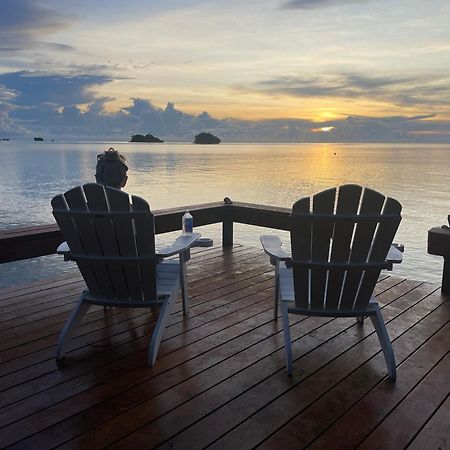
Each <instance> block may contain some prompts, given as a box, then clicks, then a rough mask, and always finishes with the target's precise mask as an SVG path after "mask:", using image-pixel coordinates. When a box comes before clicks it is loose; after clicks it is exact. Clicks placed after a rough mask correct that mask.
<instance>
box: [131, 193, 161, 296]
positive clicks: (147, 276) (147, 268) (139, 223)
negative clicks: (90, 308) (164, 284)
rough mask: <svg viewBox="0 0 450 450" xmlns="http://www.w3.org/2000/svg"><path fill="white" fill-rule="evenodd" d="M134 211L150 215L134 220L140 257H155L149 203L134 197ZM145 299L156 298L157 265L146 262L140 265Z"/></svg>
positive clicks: (152, 224) (152, 223) (153, 229)
mask: <svg viewBox="0 0 450 450" xmlns="http://www.w3.org/2000/svg"><path fill="white" fill-rule="evenodd" d="M132 204H133V211H147V212H148V214H146V215H142V216H138V217H136V218H135V219H134V224H135V233H136V246H137V252H138V255H139V256H153V257H154V256H155V221H154V218H153V214H152V213H151V212H150V208H149V206H148V203H147V202H146V201H145V200H143V199H142V198H140V197H137V196H135V195H133V196H132ZM139 270H140V273H141V281H142V290H143V294H144V298H153V297H155V296H156V264H155V260H153V262H145V263H140V264H139Z"/></svg>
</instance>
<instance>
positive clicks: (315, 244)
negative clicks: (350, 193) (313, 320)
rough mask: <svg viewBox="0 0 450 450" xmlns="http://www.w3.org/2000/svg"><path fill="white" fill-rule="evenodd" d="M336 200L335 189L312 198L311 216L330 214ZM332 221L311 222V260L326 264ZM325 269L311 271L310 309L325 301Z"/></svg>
mask: <svg viewBox="0 0 450 450" xmlns="http://www.w3.org/2000/svg"><path fill="white" fill-rule="evenodd" d="M335 200H336V189H328V190H326V191H323V192H320V193H319V194H316V195H315V196H314V197H313V214H332V213H333V211H334V205H335ZM333 225H334V224H333V222H332V220H327V221H319V222H315V221H314V222H313V229H312V252H311V254H312V260H313V261H317V262H328V260H329V255H330V245H331V236H332V234H333ZM327 272H328V271H327V269H325V268H322V267H320V266H319V267H316V268H313V269H311V294H310V296H311V298H310V307H311V308H312V309H322V308H323V307H324V301H325V289H326V282H327Z"/></svg>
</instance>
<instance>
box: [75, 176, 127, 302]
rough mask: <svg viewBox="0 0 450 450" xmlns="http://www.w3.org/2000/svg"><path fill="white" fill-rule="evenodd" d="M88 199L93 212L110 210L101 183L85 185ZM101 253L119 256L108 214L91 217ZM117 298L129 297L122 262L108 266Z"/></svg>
mask: <svg viewBox="0 0 450 450" xmlns="http://www.w3.org/2000/svg"><path fill="white" fill-rule="evenodd" d="M83 189H84V193H85V196H86V200H87V206H88V209H89V211H91V212H99V211H102V212H104V211H108V210H109V205H108V201H107V198H106V192H105V188H104V186H103V185H101V184H96V183H90V184H85V185H84V186H83ZM91 221H92V224H93V226H94V229H95V232H96V234H97V237H98V241H99V244H100V248H101V253H102V255H104V256H119V255H120V252H119V248H118V246H117V241H116V233H115V230H114V226H113V223H112V221H111V218H110V217H107V216H106V215H98V216H94V217H92V219H91ZM106 268H107V270H108V272H109V275H110V279H111V283H112V286H113V289H114V293H115V297H116V298H127V297H128V289H127V285H126V281H125V275H124V273H123V264H122V263H112V262H111V263H108V264H107V266H106Z"/></svg>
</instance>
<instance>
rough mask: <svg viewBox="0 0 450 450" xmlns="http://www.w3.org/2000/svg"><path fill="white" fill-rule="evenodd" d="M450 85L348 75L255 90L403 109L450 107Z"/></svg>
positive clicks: (267, 83)
mask: <svg viewBox="0 0 450 450" xmlns="http://www.w3.org/2000/svg"><path fill="white" fill-rule="evenodd" d="M449 82H450V77H449V78H438V77H431V76H429V77H403V76H386V75H384V76H368V75H362V74H345V73H344V74H338V75H321V76H317V77H310V78H307V77H297V76H290V77H289V76H283V77H278V78H273V79H269V80H263V81H260V82H258V83H256V84H255V85H254V88H255V90H257V91H261V92H264V93H268V94H271V95H274V94H284V95H291V96H295V97H338V98H348V99H351V98H368V99H372V100H375V101H386V102H390V103H394V104H396V105H401V106H410V105H450V89H449V87H448V86H449ZM241 89H242V88H241ZM244 89H247V87H245V88H244ZM250 89H251V87H250Z"/></svg>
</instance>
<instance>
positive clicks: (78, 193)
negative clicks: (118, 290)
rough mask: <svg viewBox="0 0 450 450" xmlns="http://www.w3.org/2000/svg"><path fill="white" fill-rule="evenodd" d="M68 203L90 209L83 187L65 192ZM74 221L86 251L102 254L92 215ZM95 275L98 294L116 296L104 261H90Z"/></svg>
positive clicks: (79, 207)
mask: <svg viewBox="0 0 450 450" xmlns="http://www.w3.org/2000/svg"><path fill="white" fill-rule="evenodd" d="M64 196H65V198H66V201H67V205H68V206H69V208H70V209H79V210H85V211H87V210H88V206H87V203H86V198H85V195H84V191H83V189H82V187H78V188H74V189H71V190H70V191H68V192H66V193H65V194H64ZM73 221H74V222H75V224H76V227H77V229H78V233H79V236H80V239H81V242H82V243H83V247H84V253H85V254H90V255H98V256H102V255H103V254H102V250H101V248H100V243H99V240H98V236H97V233H96V230H95V227H94V225H93V223H92V220H91V218H90V217H74V218H73ZM89 265H90V267H91V269H92V271H93V273H94V276H95V278H96V280H97V283H98V287H99V289H100V292H99V293H98V294H100V293H101V294H103V295H106V296H108V297H114V296H115V292H114V288H113V285H112V282H111V277H110V276H109V273H108V270H107V269H106V266H105V264H104V263H103V262H99V263H94V262H90V263H89ZM88 287H89V290H90V289H91V287H90V286H88Z"/></svg>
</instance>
